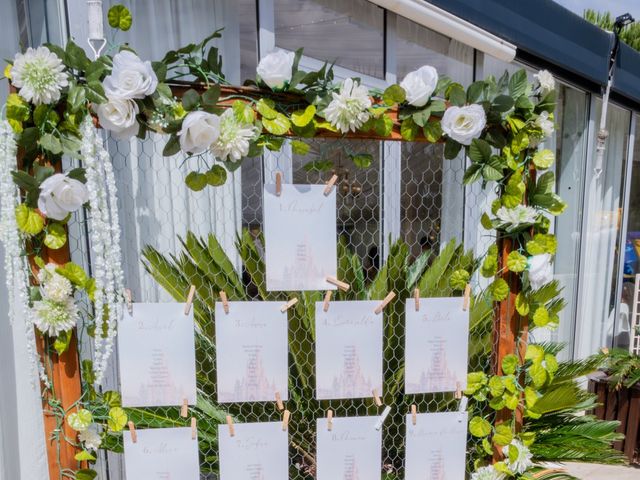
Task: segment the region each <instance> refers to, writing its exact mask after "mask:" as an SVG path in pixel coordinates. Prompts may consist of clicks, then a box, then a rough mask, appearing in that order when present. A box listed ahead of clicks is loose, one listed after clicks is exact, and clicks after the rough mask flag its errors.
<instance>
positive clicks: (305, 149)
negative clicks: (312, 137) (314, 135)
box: [291, 140, 311, 155]
mask: <svg viewBox="0 0 640 480" xmlns="http://www.w3.org/2000/svg"><path fill="white" fill-rule="evenodd" d="M309 150H311V147H310V146H309V144H308V143H304V142H302V141H300V140H291V151H292V152H293V153H295V154H296V155H306V154H307V153H309Z"/></svg>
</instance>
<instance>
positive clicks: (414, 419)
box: [411, 403, 418, 426]
mask: <svg viewBox="0 0 640 480" xmlns="http://www.w3.org/2000/svg"><path fill="white" fill-rule="evenodd" d="M417 422H418V408H417V407H416V405H415V403H414V404H413V405H411V423H412V424H413V425H414V426H415V424H416V423H417Z"/></svg>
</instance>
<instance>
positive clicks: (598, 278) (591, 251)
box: [575, 99, 630, 358]
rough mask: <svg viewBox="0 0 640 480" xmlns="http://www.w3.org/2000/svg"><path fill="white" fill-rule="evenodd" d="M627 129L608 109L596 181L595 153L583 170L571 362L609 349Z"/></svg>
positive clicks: (620, 115) (622, 113) (626, 118)
mask: <svg viewBox="0 0 640 480" xmlns="http://www.w3.org/2000/svg"><path fill="white" fill-rule="evenodd" d="M601 108H602V102H601V101H600V100H599V99H598V100H597V102H596V108H595V117H594V118H596V119H599V118H600V111H601ZM629 124H630V113H629V111H627V110H624V109H622V108H619V107H616V106H614V105H609V115H608V119H607V130H608V131H609V138H608V140H607V144H606V148H607V150H606V153H605V159H604V170H603V172H602V174H601V176H600V177H599V178H596V177H595V175H593V164H594V160H595V149H594V152H593V153H592V155H591V158H589V162H588V164H587V169H586V175H587V185H586V201H585V209H586V211H587V214H586V220H585V226H584V231H585V235H584V245H583V255H582V258H583V265H582V271H581V278H580V280H581V287H580V297H579V298H580V302H579V305H578V317H577V318H578V321H577V331H576V349H575V356H576V357H578V358H582V357H586V356H588V355H590V354H592V353H595V352H597V351H598V349H600V348H601V347H606V346H610V344H611V339H612V335H613V327H614V315H615V300H616V299H615V295H614V293H615V288H614V287H615V285H614V284H615V280H616V275H615V272H616V271H617V257H616V249H617V248H618V241H619V239H618V234H619V224H620V208H621V206H622V205H621V203H622V177H623V172H624V169H625V164H626V163H625V162H626V158H627V143H628V138H629Z"/></svg>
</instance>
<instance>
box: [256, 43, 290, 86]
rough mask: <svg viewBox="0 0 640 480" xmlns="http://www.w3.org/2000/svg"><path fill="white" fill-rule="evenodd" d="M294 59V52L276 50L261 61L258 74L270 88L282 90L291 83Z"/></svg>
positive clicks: (257, 70)
mask: <svg viewBox="0 0 640 480" xmlns="http://www.w3.org/2000/svg"><path fill="white" fill-rule="evenodd" d="M294 58H295V53H293V52H285V51H282V50H276V51H274V52H271V53H270V54H268V55H267V56H265V57H264V58H263V59H262V60H260V63H258V68H257V69H256V72H258V75H260V78H261V79H262V81H263V82H264V83H266V84H267V85H268V86H269V88H271V89H272V90H280V89H282V88H283V87H284V86H285V84H286V83H289V82H290V81H291V76H292V75H293V60H294Z"/></svg>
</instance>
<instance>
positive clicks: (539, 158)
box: [533, 148, 555, 170]
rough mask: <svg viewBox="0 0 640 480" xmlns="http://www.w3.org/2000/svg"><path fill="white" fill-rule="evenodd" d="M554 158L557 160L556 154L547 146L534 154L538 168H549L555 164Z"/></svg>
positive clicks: (534, 162)
mask: <svg viewBox="0 0 640 480" xmlns="http://www.w3.org/2000/svg"><path fill="white" fill-rule="evenodd" d="M554 160H555V155H554V153H553V152H552V151H551V150H549V149H548V148H545V149H544V150H538V151H537V152H536V153H535V154H534V155H533V164H534V165H535V166H536V168H537V169H540V170H544V169H546V168H549V167H550V166H551V165H553V161H554Z"/></svg>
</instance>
